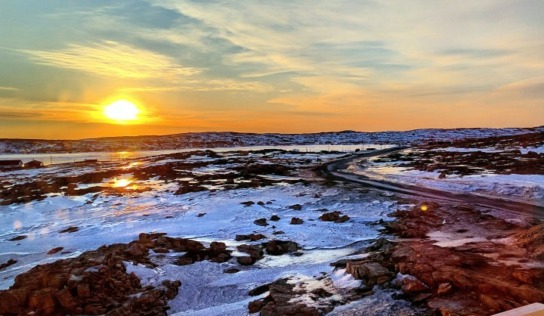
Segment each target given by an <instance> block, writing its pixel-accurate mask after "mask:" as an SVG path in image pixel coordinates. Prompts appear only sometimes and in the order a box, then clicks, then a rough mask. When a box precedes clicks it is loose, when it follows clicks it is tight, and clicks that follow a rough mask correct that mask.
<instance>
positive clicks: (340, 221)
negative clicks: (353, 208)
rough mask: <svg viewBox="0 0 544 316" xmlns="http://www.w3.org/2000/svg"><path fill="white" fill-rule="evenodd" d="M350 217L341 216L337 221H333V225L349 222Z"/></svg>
mask: <svg viewBox="0 0 544 316" xmlns="http://www.w3.org/2000/svg"><path fill="white" fill-rule="evenodd" d="M349 219H350V217H349V216H347V215H342V216H340V218H338V219H337V220H335V221H334V222H335V223H345V222H347V221H349Z"/></svg>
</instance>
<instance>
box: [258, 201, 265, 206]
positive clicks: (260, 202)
mask: <svg viewBox="0 0 544 316" xmlns="http://www.w3.org/2000/svg"><path fill="white" fill-rule="evenodd" d="M257 205H260V206H264V205H265V204H264V202H263V201H259V202H257Z"/></svg>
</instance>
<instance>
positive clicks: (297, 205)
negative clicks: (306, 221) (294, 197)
mask: <svg viewBox="0 0 544 316" xmlns="http://www.w3.org/2000/svg"><path fill="white" fill-rule="evenodd" d="M289 208H290V209H292V210H295V211H300V210H302V205H300V204H293V205H291V206H289Z"/></svg>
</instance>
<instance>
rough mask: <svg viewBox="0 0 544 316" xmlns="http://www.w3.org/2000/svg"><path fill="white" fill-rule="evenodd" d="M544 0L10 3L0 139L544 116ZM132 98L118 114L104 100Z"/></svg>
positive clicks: (1, 11) (1, 45)
mask: <svg viewBox="0 0 544 316" xmlns="http://www.w3.org/2000/svg"><path fill="white" fill-rule="evenodd" d="M542 12H544V2H541V1H513V0H512V1H506V0H482V1H477V2H476V3H472V2H467V1H459V2H440V3H438V2H436V1H431V0H429V1H418V2H415V3H414V2H411V3H408V2H405V1H388V2H384V1H356V2H354V1H334V2H332V1H293V2H289V3H270V1H237V2H234V3H224V2H220V1H205V2H204V1H177V0H176V1H174V0H160V1H151V0H135V1H128V0H125V1H116V2H114V3H111V4H107V5H104V4H97V3H96V2H94V1H60V0H54V1H50V2H47V3H44V2H43V1H40V0H30V1H3V2H1V3H0V69H2V71H1V72H0V138H6V137H8V138H54V139H59V138H60V139H73V138H90V137H99V136H119V135H143V134H170V133H177V132H188V131H191V132H198V131H239V132H282V133H301V132H319V131H334V130H347V129H350V130H359V131H383V130H407V129H416V128H427V127H438V128H454V127H516V126H519V127H531V126H538V125H542V124H544V120H543V119H542V118H544V104H543V103H544V102H543V100H544V55H543V54H542V51H544V19H543V18H542V16H541V15H542V14H541V13H542ZM119 99H126V100H129V101H131V102H133V103H135V104H136V105H137V106H138V107H139V108H140V110H141V113H140V114H139V118H138V120H135V121H131V122H125V123H124V124H118V123H119V122H118V121H113V120H110V119H108V118H107V117H106V116H105V115H104V113H103V109H104V107H105V106H107V105H108V104H110V103H111V102H114V101H116V100H119Z"/></svg>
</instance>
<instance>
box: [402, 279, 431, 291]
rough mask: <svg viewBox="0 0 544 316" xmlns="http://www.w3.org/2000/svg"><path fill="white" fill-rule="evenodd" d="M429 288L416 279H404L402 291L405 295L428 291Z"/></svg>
mask: <svg viewBox="0 0 544 316" xmlns="http://www.w3.org/2000/svg"><path fill="white" fill-rule="evenodd" d="M428 289H429V288H428V287H427V286H426V285H425V284H423V283H422V282H421V281H419V280H418V279H416V278H404V279H403V280H402V290H403V291H404V293H408V294H412V293H418V292H423V291H426V290H428Z"/></svg>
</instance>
